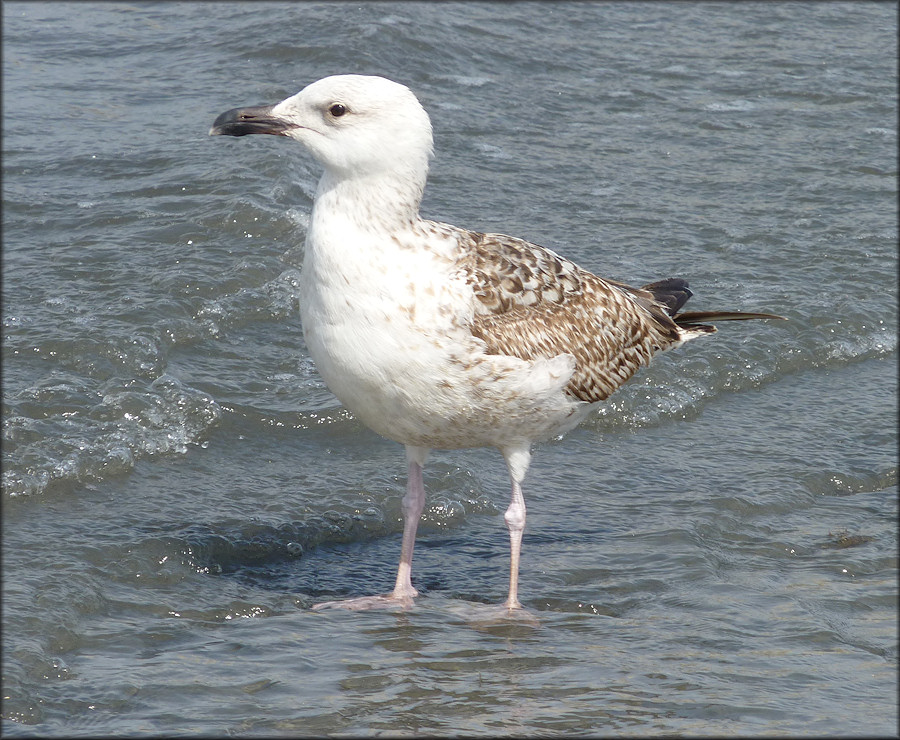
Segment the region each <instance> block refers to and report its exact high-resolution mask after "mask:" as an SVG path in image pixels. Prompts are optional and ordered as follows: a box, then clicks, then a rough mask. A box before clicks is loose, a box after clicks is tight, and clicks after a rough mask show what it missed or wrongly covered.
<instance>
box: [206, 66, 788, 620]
mask: <svg viewBox="0 0 900 740" xmlns="http://www.w3.org/2000/svg"><path fill="white" fill-rule="evenodd" d="M210 134H220V135H226V136H244V135H246V134H275V135H277V136H286V137H288V138H291V139H294V140H296V141H298V142H300V143H301V144H303V145H304V146H305V147H306V148H307V149H308V150H309V151H310V153H311V154H312V155H313V156H314V157H315V158H316V159H317V160H318V161H319V163H320V164H321V165H322V166H323V167H324V170H325V172H324V174H323V175H322V179H321V180H320V181H319V186H318V189H317V191H316V196H315V202H314V204H313V208H312V213H311V215H310V220H309V229H308V233H307V236H306V253H305V256H304V260H303V271H302V275H301V285H300V316H301V320H302V322H303V335H304V337H305V339H306V345H307V347H308V348H309V353H310V355H312V358H313V360H314V361H315V363H316V367H317V369H318V371H319V373H320V374H321V376H322V378H323V379H324V380H325V383H326V384H327V385H328V387H329V389H331V391H332V392H333V393H334V395H335V396H337V398H338V399H339V400H340V402H341V403H342V404H343V405H344V406H345V407H346V408H347V409H349V410H350V411H351V412H352V413H353V415H354V416H356V417H357V418H358V419H360V420H361V421H362V422H363V423H365V424H366V425H367V426H369V427H371V428H372V429H373V430H375V431H376V432H378V433H379V434H381V435H383V436H385V437H387V438H389V439H392V440H396V441H397V442H400V443H401V444H403V445H405V446H406V458H407V462H408V466H409V477H408V483H407V489H406V494H405V495H404V497H403V500H402V511H403V518H404V524H403V541H402V545H401V550H400V566H399V569H398V571H397V580H396V584H395V586H394V590H393V591H392V592H390V593H389V594H385V595H383V596H373V597H362V598H357V599H350V600H346V601H339V602H328V603H326V604H325V605H324V606H333V605H337V606H343V607H346V608H350V609H359V608H366V607H371V606H379V605H391V604H395V605H401V606H404V607H406V606H409V605H411V604H412V600H413V597H415V596H416V595H417V591H416V589H415V588H413V585H412V582H411V580H410V571H411V566H412V556H413V545H414V542H415V536H416V526H417V524H418V522H419V517H420V516H421V514H422V509H423V507H424V504H425V490H424V487H423V484H422V466H423V465H424V464H425V459H426V458H427V456H428V453H429V451H430V450H431V449H435V448H437V449H459V448H466V447H484V446H492V447H497V448H498V449H499V450H500V452H501V453H503V457H504V458H505V460H506V464H507V467H508V468H509V476H510V479H511V480H512V497H511V501H510V504H509V508H508V509H507V510H506V514H505V516H504V518H505V520H506V525H507V527H508V528H509V537H510V543H511V545H510V549H511V563H510V578H509V596H508V598H507V600H506V602H505V606H506V607H507V608H508V609H509V610H513V609H519V608H520V607H521V604H520V603H519V599H518V572H519V553H520V549H521V543H522V532H523V530H524V528H525V500H524V498H523V496H522V488H521V484H522V480H523V478H524V477H525V472H526V471H527V470H528V465H529V462H530V459H531V445H532V443H534V442H535V441H538V440H543V439H547V438H549V437H552V436H556V435H559V434H562V433H564V432H567V431H568V430H570V429H572V428H573V427H575V426H576V425H577V424H578V423H579V422H580V421H581V420H582V419H584V418H585V417H586V416H587V415H588V414H589V413H590V411H591V409H592V408H594V406H595V405H596V404H597V403H599V402H600V401H603V400H604V399H605V398H607V397H608V396H609V395H610V394H611V393H612V392H613V391H614V390H616V388H618V387H619V386H620V385H622V384H623V383H624V382H625V381H626V380H628V379H629V378H630V377H631V376H632V375H633V374H634V373H635V372H636V371H637V369H638V368H639V367H640V366H641V365H646V364H648V363H649V362H650V358H651V357H653V355H654V354H656V353H657V352H661V351H663V350H666V349H670V348H672V347H677V346H679V345H680V344H683V343H684V342H686V341H688V340H689V339H694V338H695V337H700V336H704V335H706V334H711V333H712V332H714V331H715V327H714V326H711V325H710V324H709V323H708V322H712V321H716V320H729V319H771V318H780V317H777V316H773V315H771V314H761V313H736V312H722V311H699V312H684V313H679V311H681V308H682V306H683V305H684V304H685V302H686V301H687V300H688V298H690V296H691V291H690V290H689V289H688V284H687V282H686V281H685V280H681V279H678V278H670V279H667V280H660V281H658V282H654V283H650V284H649V285H645V286H643V287H642V288H634V287H631V286H629V285H626V284H624V283H620V282H616V281H613V280H608V279H605V278H600V277H597V276H596V275H593V274H591V273H590V272H587V271H586V270H583V269H582V268H580V267H578V265H576V264H574V263H573V262H570V261H569V260H567V259H565V258H564V257H561V256H559V255H558V254H556V253H555V252H553V251H551V250H549V249H545V248H543V247H539V246H537V245H535V244H531V243H529V242H527V241H523V240H522V239H516V238H515V237H511V236H505V235H503V234H481V233H478V232H473V231H468V230H466V229H461V228H459V227H456V226H451V225H449V224H445V223H439V222H435V221H427V220H424V219H422V218H421V217H420V216H419V202H420V200H421V198H422V193H423V190H424V188H425V179H426V175H427V172H428V161H429V158H430V157H431V154H432V134H431V122H430V120H429V118H428V114H427V113H426V112H425V110H424V109H423V108H422V106H421V105H420V104H419V101H418V100H417V99H416V96H415V95H414V94H413V93H412V92H411V91H410V90H409V89H408V88H406V87H404V86H403V85H400V84H398V83H396V82H392V81H391V80H387V79H384V78H382V77H367V76H361V75H338V76H333V77H326V78H324V79H322V80H319V81H318V82H314V83H312V84H311V85H309V86H308V87H306V88H304V89H303V90H301V91H300V92H299V93H297V94H296V95H293V96H291V97H289V98H287V99H286V100H283V101H281V102H280V103H278V104H276V105H266V106H257V107H250V108H235V109H233V110H229V111H226V112H225V113H223V114H222V115H220V116H219V117H218V118H217V119H216V120H215V123H214V124H213V127H212V129H211V130H210ZM319 606H323V605H319Z"/></svg>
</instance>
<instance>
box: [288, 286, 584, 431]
mask: <svg viewBox="0 0 900 740" xmlns="http://www.w3.org/2000/svg"><path fill="white" fill-rule="evenodd" d="M393 308H396V306H394V307H393ZM302 320H303V323H304V327H303V328H304V336H305V338H306V343H307V348H308V349H309V352H310V355H311V356H312V358H313V361H314V362H315V363H316V367H317V369H318V371H319V374H320V375H321V376H322V378H323V380H324V381H325V383H326V384H327V385H328V388H329V389H330V390H331V392H332V393H334V395H335V396H337V398H338V399H339V400H340V401H341V403H342V404H343V405H344V406H345V407H346V408H347V409H348V410H349V411H351V413H353V414H354V416H356V417H357V418H358V419H360V421H362V422H363V423H364V424H366V425H367V426H368V427H370V428H371V429H373V430H374V431H376V432H378V433H379V434H381V435H383V436H385V437H387V438H389V439H393V440H396V441H398V442H401V443H403V444H408V445H414V446H419V447H434V448H443V449H453V448H463V447H481V446H489V445H493V446H498V447H503V446H504V445H506V444H511V443H515V442H520V441H522V440H531V439H537V438H542V437H548V436H552V435H554V434H557V433H560V432H562V431H566V430H567V429H569V428H571V427H572V426H574V425H575V424H577V422H578V421H579V420H580V419H581V418H582V416H583V414H582V413H578V412H579V411H581V410H582V409H583V407H586V404H582V403H580V402H576V401H573V400H572V399H570V398H569V397H567V396H566V395H565V393H564V392H563V387H564V386H565V384H566V382H567V380H568V378H569V377H570V376H571V374H572V371H573V369H574V364H573V363H574V361H573V360H572V358H571V357H569V356H568V355H563V356H560V357H558V358H554V359H550V360H540V361H538V362H526V361H524V360H520V359H518V358H513V357H506V356H502V355H487V354H485V352H484V347H483V345H482V344H481V343H480V342H479V341H478V340H476V339H474V338H473V337H472V336H471V335H470V334H469V332H468V331H466V330H465V329H464V328H460V327H456V326H453V325H452V323H448V322H441V321H436V322H435V326H434V327H432V328H426V327H423V325H422V321H421V311H419V315H418V317H415V316H412V315H410V314H409V313H407V312H404V311H400V312H397V311H395V310H391V311H387V310H379V309H378V308H377V306H376V307H373V305H372V304H371V303H370V304H367V305H366V306H365V309H364V310H363V308H362V307H359V308H357V307H354V306H353V305H351V304H346V303H345V305H343V306H342V310H341V311H340V312H334V311H331V312H328V311H324V310H323V306H322V305H321V304H319V303H317V302H316V301H310V302H309V303H308V304H307V305H306V306H305V307H304V308H303V310H302Z"/></svg>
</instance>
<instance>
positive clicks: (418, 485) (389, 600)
mask: <svg viewBox="0 0 900 740" xmlns="http://www.w3.org/2000/svg"><path fill="white" fill-rule="evenodd" d="M428 452H429V450H428V449H427V448H424V447H410V446H407V448H406V460H407V462H408V464H409V477H408V478H407V481H406V495H405V496H404V497H403V501H402V502H401V509H402V511H403V543H402V544H401V545H400V565H399V566H398V567H397V580H396V582H395V583H394V590H393V591H391V592H390V593H388V594H383V595H381V596H359V597H357V598H353V599H343V600H341V601H326V602H324V603H321V604H315V605H314V606H313V609H315V610H319V609H331V608H339V609H350V610H352V611H359V610H362V609H379V608H386V607H398V606H400V607H402V608H404V609H405V608H408V607H410V606H412V603H413V599H414V598H415V597H416V596H418V595H419V592H418V591H416V589H415V588H413V585H412V579H411V574H412V556H413V547H414V546H415V544H416V529H417V528H418V525H419V517H421V516H422V510H423V509H424V508H425V486H424V484H423V482H422V467H423V466H424V465H425V459H426V458H427V457H428Z"/></svg>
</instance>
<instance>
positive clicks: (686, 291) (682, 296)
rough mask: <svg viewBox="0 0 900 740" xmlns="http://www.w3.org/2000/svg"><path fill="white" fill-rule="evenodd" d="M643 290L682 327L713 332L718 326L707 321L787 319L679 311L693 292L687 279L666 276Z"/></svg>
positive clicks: (755, 314)
mask: <svg viewBox="0 0 900 740" xmlns="http://www.w3.org/2000/svg"><path fill="white" fill-rule="evenodd" d="M642 290H646V291H648V292H649V293H650V294H651V295H652V296H653V300H654V301H656V303H658V304H660V306H661V307H663V308H665V310H666V313H667V314H669V316H670V317H671V318H672V320H673V321H674V322H675V323H676V324H677V325H678V326H680V327H683V328H690V329H693V330H694V331H701V332H709V333H712V332H714V331H715V330H716V327H715V326H713V325H712V324H709V323H707V322H715V321H748V320H750V319H780V320H782V321H786V320H787V319H785V318H784V316H776V315H775V314H773V313H746V312H744V311H685V312H684V313H678V312H679V311H680V310H681V308H682V306H684V304H685V303H687V302H688V298H690V297H691V296H692V295H693V293H692V292H691V289H690V288H688V284H687V280H683V279H682V278H666V279H665V280H657V281H656V282H655V283H648V284H647V285H645V286H644V287H643V288H642Z"/></svg>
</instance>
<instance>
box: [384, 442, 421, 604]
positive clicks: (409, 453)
mask: <svg viewBox="0 0 900 740" xmlns="http://www.w3.org/2000/svg"><path fill="white" fill-rule="evenodd" d="M426 457H428V450H426V449H423V448H421V447H409V446H407V448H406V459H407V462H408V463H409V472H408V477H407V480H406V495H405V496H404V497H403V501H402V502H401V508H402V510H403V543H402V544H401V546H400V565H399V567H398V568H397V582H396V583H395V584H394V591H393V593H392V596H393V598H395V599H396V600H397V601H411V600H412V599H413V597H415V596H418V595H419V592H418V591H416V589H414V588H413V585H412V579H411V575H412V556H413V547H414V546H415V544H416V528H417V527H418V526H419V518H420V517H421V516H422V510H423V509H424V508H425V485H424V483H423V482H422V466H423V465H424V464H425V458H426Z"/></svg>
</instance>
